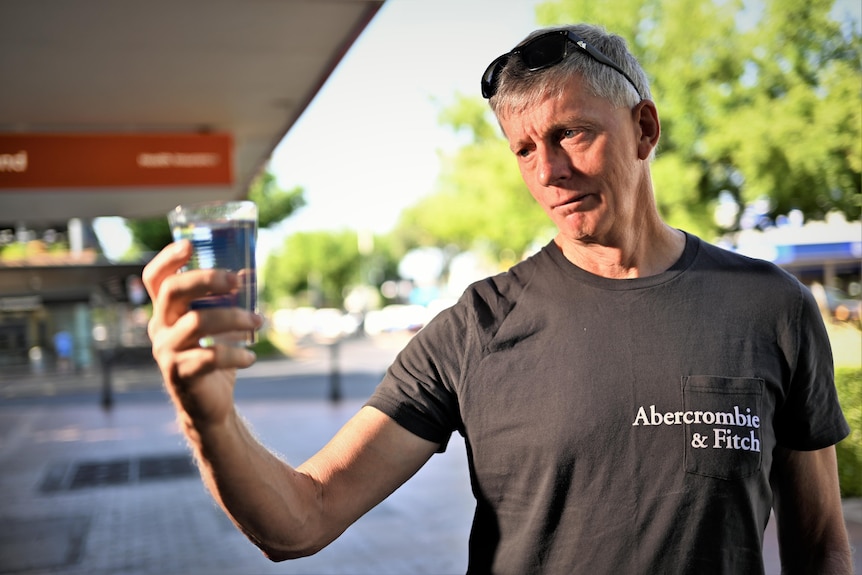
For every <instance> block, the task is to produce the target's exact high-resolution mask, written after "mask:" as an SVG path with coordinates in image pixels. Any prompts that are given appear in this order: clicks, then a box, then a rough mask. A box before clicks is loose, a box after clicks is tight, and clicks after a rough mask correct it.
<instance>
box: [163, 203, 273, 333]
mask: <svg viewBox="0 0 862 575" xmlns="http://www.w3.org/2000/svg"><path fill="white" fill-rule="evenodd" d="M168 223H169V224H170V227H171V233H172V234H173V237H174V241H179V240H190V241H191V243H192V247H193V253H192V257H191V259H190V260H189V263H188V264H187V265H186V266H185V267H184V268H183V271H187V270H196V269H213V268H218V269H226V270H229V271H232V272H235V273H236V274H237V275H238V276H239V286H238V287H237V288H236V290H234V291H233V292H232V293H229V294H218V295H209V296H205V297H202V298H200V299H196V300H195V301H193V302H192V304H191V308H192V309H206V308H213V307H232V306H236V307H241V308H243V309H246V310H248V311H253V312H257V268H256V266H255V257H254V256H255V244H256V242H257V206H256V205H255V204H254V202H250V201H227V202H210V203H204V204H191V205H182V206H177V207H176V208H174V209H173V210H172V211H170V212H169V213H168ZM254 342H255V332H254V331H247V332H246V331H241V332H230V333H222V334H217V335H215V336H211V337H205V338H202V339H201V342H200V344H201V345H202V346H204V347H208V346H212V345H215V344H222V345H232V346H247V345H251V344H253V343H254Z"/></svg>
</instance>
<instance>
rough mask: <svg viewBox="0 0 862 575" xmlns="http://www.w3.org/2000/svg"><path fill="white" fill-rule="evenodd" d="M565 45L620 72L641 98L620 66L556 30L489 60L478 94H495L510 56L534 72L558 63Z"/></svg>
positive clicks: (565, 52)
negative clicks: (575, 48) (517, 58)
mask: <svg viewBox="0 0 862 575" xmlns="http://www.w3.org/2000/svg"><path fill="white" fill-rule="evenodd" d="M569 46H576V47H577V48H578V49H579V50H580V51H581V52H583V53H585V54H588V55H589V56H590V57H591V58H592V59H593V60H595V61H596V62H599V63H601V64H604V65H605V66H609V67H611V68H613V69H614V70H616V71H617V72H619V73H620V74H622V75H623V78H625V79H626V80H628V81H629V84H631V85H632V87H633V88H634V89H635V92H637V94H638V96H639V97H640V99H641V100H643V96H641V91H640V90H639V89H638V87H637V84H635V83H634V80H632V79H631V78H629V75H628V74H626V73H625V72H623V69H622V68H620V67H619V66H617V65H616V64H614V62H613V61H612V60H611V59H610V58H608V57H607V56H605V55H604V54H602V53H601V52H600V51H599V50H598V49H597V48H594V47H593V46H591V45H590V44H588V43H587V41H586V40H584V39H583V38H581V37H580V36H578V35H577V34H575V33H574V32H571V31H569V30H558V31H555V32H548V33H546V34H542V35H541V36H536V37H535V38H533V39H532V40H530V41H529V42H527V43H525V44H524V45H522V46H518V47H517V48H515V49H514V50H512V51H511V52H509V53H507V54H503V55H502V56H500V57H499V58H497V59H496V60H494V61H493V62H491V65H490V66H488V68H487V69H486V70H485V73H484V74H482V96H483V97H484V98H490V97H491V96H493V95H494V94H496V93H497V83H498V82H499V80H500V73H501V72H502V71H503V68H505V67H506V64H507V63H508V62H509V58H511V57H512V56H520V58H521V61H522V62H523V63H524V65H525V66H526V67H527V69H528V70H529V71H530V72H537V71H539V70H544V69H545V68H550V67H551V66H555V65H557V64H559V63H560V62H562V61H563V60H564V59H565V57H566V56H568V55H569Z"/></svg>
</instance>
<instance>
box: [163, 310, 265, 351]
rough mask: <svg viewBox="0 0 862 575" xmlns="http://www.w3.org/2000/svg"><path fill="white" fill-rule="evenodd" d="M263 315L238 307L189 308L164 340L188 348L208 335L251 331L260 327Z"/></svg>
mask: <svg viewBox="0 0 862 575" xmlns="http://www.w3.org/2000/svg"><path fill="white" fill-rule="evenodd" d="M262 323H263V318H261V317H260V316H259V315H257V314H255V313H253V312H250V311H246V310H244V309H242V308H238V307H223V308H210V309H202V310H190V311H188V312H187V313H185V314H183V315H182V316H180V317H179V318H178V319H177V321H176V322H175V323H174V324H173V326H172V329H171V330H170V331H169V333H168V334H167V335H166V337H165V339H164V340H163V341H162V343H163V345H165V346H166V347H168V348H169V349H174V350H185V349H191V348H194V347H198V342H199V341H200V340H201V339H202V338H205V337H208V336H217V335H220V334H226V333H231V332H240V333H249V332H252V331H255V330H257V329H259V328H260V327H261V325H262Z"/></svg>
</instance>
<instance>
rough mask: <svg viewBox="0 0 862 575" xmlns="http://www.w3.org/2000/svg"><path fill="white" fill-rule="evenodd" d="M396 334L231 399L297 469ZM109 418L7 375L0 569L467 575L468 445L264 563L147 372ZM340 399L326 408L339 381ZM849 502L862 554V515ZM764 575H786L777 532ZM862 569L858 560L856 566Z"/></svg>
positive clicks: (93, 405) (291, 367)
mask: <svg viewBox="0 0 862 575" xmlns="http://www.w3.org/2000/svg"><path fill="white" fill-rule="evenodd" d="M404 341H405V340H404V339H403V338H396V337H394V336H393V337H391V338H390V339H381V338H377V339H371V338H355V339H349V340H346V341H344V342H343V343H342V344H341V346H340V349H339V350H338V351H339V353H338V354H337V360H338V367H339V369H338V375H339V377H337V378H335V379H333V376H332V374H333V370H332V367H333V363H332V360H333V355H332V354H331V353H330V352H331V349H330V348H327V347H324V346H317V347H309V348H304V349H303V350H302V353H301V354H300V355H299V356H298V357H297V358H295V359H279V360H265V361H260V362H259V363H258V364H256V365H255V366H253V367H251V368H249V369H248V370H245V371H243V372H241V376H240V378H239V380H238V383H237V391H236V395H237V403H238V405H239V408H240V410H241V412H242V413H243V414H244V416H245V417H246V418H247V419H248V421H249V422H250V423H251V425H252V427H253V428H254V430H255V431H256V433H257V434H258V435H259V436H260V437H261V438H262V440H263V441H264V442H265V443H266V444H267V445H269V446H271V447H272V448H273V449H275V450H276V451H277V452H279V453H281V454H283V455H284V457H285V458H286V459H287V460H288V461H290V462H293V463H299V462H301V461H303V460H304V459H305V458H307V457H309V456H310V455H311V454H312V453H313V452H315V451H316V450H317V449H319V448H320V447H321V446H323V444H324V443H325V442H326V441H327V440H328V439H329V438H330V437H331V436H332V435H333V434H334V433H335V432H336V431H337V429H338V428H339V427H340V426H341V425H342V424H343V423H344V422H345V421H346V420H347V419H348V418H349V417H350V416H351V415H352V414H353V413H355V411H356V410H357V409H358V408H359V407H360V406H361V405H362V402H363V401H364V399H365V398H366V397H367V396H368V395H369V394H370V393H371V392H372V390H373V388H374V386H375V385H376V384H377V383H378V381H379V380H380V378H381V376H382V374H383V372H384V370H385V368H386V366H387V365H388V364H389V363H390V362H391V360H392V359H393V358H394V356H395V354H396V353H397V351H398V349H400V347H401V346H402V345H403V343H404ZM114 376H115V377H114V386H113V387H114V390H113V408H112V409H109V410H106V409H103V407H102V405H101V396H102V389H101V386H102V381H101V377H100V375H99V374H95V375H92V374H91V375H90V376H89V377H80V376H78V377H76V376H66V377H62V378H58V377H50V376H48V375H45V374H43V375H41V376H38V375H36V376H32V377H30V378H29V380H27V381H24V379H25V378H24V377H23V376H20V375H19V376H17V378H13V377H10V376H9V374H3V376H2V378H0V470H2V471H0V525H2V529H0V574H4V575H8V574H21V575H23V574H26V575H33V574H49V573H50V574H52V575H85V574H86V575H120V574H122V575H144V574H147V575H198V574H200V575H204V574H207V575H210V574H212V575H221V574H223V575H237V574H243V575H256V574H261V575H263V574H268V573H281V574H356V575H359V574H366V573H367V574H369V575H371V574H374V575H379V574H386V573H391V574H398V575H403V574H406V573H410V574H414V573H428V574H435V575H440V574H457V573H463V572H464V571H465V569H466V564H467V539H468V535H469V526H470V520H471V517H472V511H473V498H472V495H471V493H470V487H469V477H468V474H467V468H466V457H465V451H464V445H463V441H459V439H458V438H453V441H452V442H451V443H450V444H449V448H448V450H447V452H446V453H444V454H439V455H435V456H434V457H433V458H432V459H431V461H430V462H429V463H428V464H427V465H426V466H425V467H424V468H423V469H422V470H420V472H419V473H418V474H417V475H416V476H415V477H414V478H413V479H411V480H410V481H408V482H407V483H406V484H405V485H404V486H403V487H402V488H401V489H399V490H398V491H397V492H396V493H395V494H393V495H392V496H391V497H390V498H389V499H387V500H386V501H384V502H383V503H382V504H380V505H379V506H378V507H377V508H375V509H373V510H372V511H371V512H369V513H368V514H367V515H366V516H365V517H363V518H362V519H360V520H359V521H358V522H357V523H356V524H355V525H354V526H352V527H351V528H350V529H348V530H347V532H346V533H345V534H344V535H343V536H342V537H341V538H340V539H338V540H337V541H336V542H335V543H333V544H332V545H330V546H329V547H328V548H326V549H324V550H323V551H321V552H320V553H318V554H317V555H316V556H313V557H309V558H306V559H299V560H295V561H289V562H285V563H279V564H275V563H271V562H269V561H268V560H267V559H265V558H264V557H263V556H262V555H261V554H260V552H259V551H257V549H256V548H255V547H254V546H253V545H252V544H251V543H249V542H248V541H247V540H246V539H245V537H244V536H242V535H241V534H240V533H239V532H238V531H237V530H236V528H235V527H234V526H233V525H232V524H231V523H230V521H229V520H228V519H227V518H226V517H225V516H224V515H223V514H222V512H221V511H220V510H219V509H218V508H217V507H216V505H215V504H214V503H213V502H212V500H211V498H210V497H209V495H208V494H207V493H206V492H205V490H204V488H203V486H202V484H201V482H200V480H199V477H198V475H197V472H196V470H195V469H194V468H193V467H192V465H191V464H190V462H189V458H188V456H187V450H186V447H185V445H184V441H183V439H182V438H181V436H180V435H179V433H178V431H177V429H176V425H175V423H174V416H173V411H172V408H171V406H170V405H169V403H168V400H167V398H166V397H165V395H164V392H163V391H162V390H161V384H160V381H159V376H158V373H157V371H156V370H155V368H154V367H153V366H142V367H138V368H136V369H119V368H118V369H117V370H116V371H115V373H114ZM334 382H336V383H338V388H339V389H338V392H339V394H340V396H341V398H342V399H341V400H340V401H337V402H334V401H331V400H330V397H331V395H332V393H333V383H334ZM857 503H858V502H856V501H851V502H847V510H848V525H849V526H850V528H851V532H852V535H853V537H854V542H855V545H856V546H857V547H859V546H862V507H860V506H859V505H858V504H857ZM768 531H769V533H768V541H767V544H766V547H765V554H766V557H767V573H768V574H770V575H772V574H777V573H778V572H779V569H778V562H777V549H776V546H775V543H774V534H773V532H772V528H771V527H770V528H769V530H768ZM857 569H858V557H857Z"/></svg>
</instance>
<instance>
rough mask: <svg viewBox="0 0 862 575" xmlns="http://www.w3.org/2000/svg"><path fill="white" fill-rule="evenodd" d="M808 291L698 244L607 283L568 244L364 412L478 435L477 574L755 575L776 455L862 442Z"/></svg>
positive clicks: (405, 371)
mask: <svg viewBox="0 0 862 575" xmlns="http://www.w3.org/2000/svg"><path fill="white" fill-rule="evenodd" d="M831 359H832V358H831V351H830V348H829V342H828V339H827V335H826V332H825V328H824V325H823V321H822V319H821V318H820V315H819V311H818V308H817V305H816V304H815V302H814V300H813V298H812V297H811V295H810V293H809V292H808V290H807V289H805V288H804V286H802V285H801V284H800V283H799V282H798V281H797V280H796V279H795V278H793V277H792V276H790V275H789V274H787V273H786V272H784V271H782V270H781V269H779V268H777V267H776V266H774V265H772V264H769V263H766V262H762V261H758V260H752V259H749V258H745V257H742V256H739V255H736V254H733V253H731V252H728V251H726V250H723V249H720V248H717V247H715V246H711V245H709V244H707V243H705V242H702V241H700V240H699V239H697V238H696V237H694V236H690V235H689V236H688V237H687V241H686V248H685V251H684V253H683V255H682V257H681V258H680V260H679V261H678V262H677V263H676V264H675V265H674V266H673V267H672V268H671V269H669V270H668V271H666V272H664V273H661V274H659V275H656V276H651V277H646V278H638V279H629V280H611V279H607V278H602V277H598V276H595V275H592V274H590V273H587V272H585V271H584V270H581V269H579V268H577V267H576V266H574V265H572V264H571V263H570V262H569V261H568V260H566V259H565V257H564V256H563V255H562V253H561V252H560V251H559V249H558V248H557V247H556V246H555V245H554V244H553V243H551V244H549V245H548V246H546V247H545V248H544V249H543V250H542V251H541V252H540V253H538V254H536V255H535V256H533V257H531V258H529V259H528V260H525V261H524V262H522V263H520V264H518V265H516V266H514V267H513V268H512V269H510V270H509V271H508V272H506V273H503V274H500V275H498V276H494V277H491V278H488V279H486V280H483V281H481V282H478V283H476V284H474V285H472V286H471V287H470V288H468V289H467V291H466V292H465V293H464V295H463V296H462V297H461V299H460V301H459V302H458V303H457V304H456V305H455V306H454V307H452V308H450V309H448V310H446V311H444V312H442V313H441V314H440V315H438V316H437V317H436V318H435V319H434V320H433V321H432V322H430V323H429V325H428V326H426V327H425V328H424V329H423V330H422V331H420V332H419V333H418V334H417V335H416V337H415V338H414V339H413V340H411V342H410V343H409V345H408V346H407V347H406V348H405V349H404V350H403V351H402V353H401V354H400V355H399V356H398V358H397V360H396V361H395V363H394V364H393V365H392V367H390V369H389V370H388V372H387V374H386V376H385V378H384V380H383V382H382V383H381V384H380V386H379V387H378V389H377V391H376V392H375V394H374V395H373V397H372V398H371V399H370V400H369V402H368V404H369V405H371V406H374V407H376V408H378V409H380V410H381V411H383V412H384V413H386V414H388V415H389V416H390V417H392V418H393V419H394V420H395V421H397V422H398V423H399V424H400V425H402V426H403V427H405V428H406V429H408V430H410V431H411V432H413V433H415V434H417V435H419V436H421V437H423V438H425V439H428V440H431V441H434V442H438V443H440V444H441V445H442V446H445V444H446V442H447V441H448V440H449V437H450V435H451V433H452V432H453V431H458V432H459V433H461V434H462V435H463V436H464V438H465V441H466V445H467V454H468V460H469V461H468V463H469V468H470V475H471V481H472V486H473V492H474V494H475V496H476V500H477V506H476V513H475V517H474V522H473V528H472V533H471V537H470V558H469V572H470V573H486V572H493V573H513V574H524V573H540V572H541V573H590V574H591V575H598V574H601V573H613V574H619V573H626V574H636V573H644V574H647V573H649V574H653V573H674V574H681V573H697V574H704V573H733V574H736V573H759V572H762V569H763V561H762V557H761V555H762V553H761V548H762V538H763V531H764V528H765V526H766V522H767V520H768V518H769V514H770V508H771V503H772V493H771V489H770V485H769V473H770V469H771V466H772V452H773V449H774V448H775V446H776V445H782V446H785V447H788V448H791V449H800V450H812V449H818V448H822V447H826V446H829V445H832V444H834V443H836V442H837V441H839V440H840V439H842V438H843V437H844V436H845V435H846V434H847V433H848V431H849V429H848V426H847V423H846V421H845V420H844V418H843V416H842V414H841V411H840V408H839V405H838V402H837V398H836V392H835V387H834V381H833V375H832V361H831Z"/></svg>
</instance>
